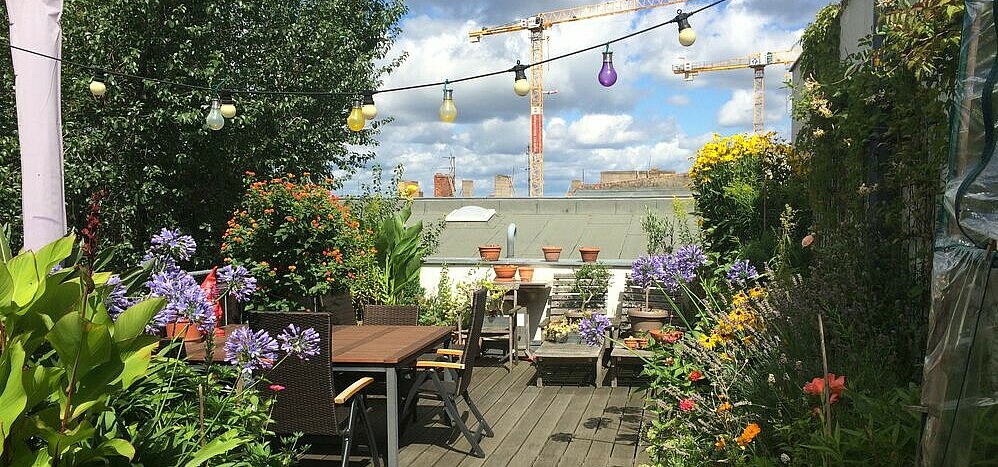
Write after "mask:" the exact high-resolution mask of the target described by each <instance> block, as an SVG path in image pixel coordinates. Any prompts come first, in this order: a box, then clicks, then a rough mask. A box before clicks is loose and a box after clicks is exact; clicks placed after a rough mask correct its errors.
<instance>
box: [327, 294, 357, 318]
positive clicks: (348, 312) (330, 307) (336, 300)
mask: <svg viewBox="0 0 998 467" xmlns="http://www.w3.org/2000/svg"><path fill="white" fill-rule="evenodd" d="M319 310H320V311H323V312H325V313H329V314H330V315H332V320H333V321H332V322H333V326H354V325H356V324H357V310H354V308H353V300H352V297H351V296H350V291H349V290H348V291H346V292H343V293H342V294H339V295H329V296H322V297H319Z"/></svg>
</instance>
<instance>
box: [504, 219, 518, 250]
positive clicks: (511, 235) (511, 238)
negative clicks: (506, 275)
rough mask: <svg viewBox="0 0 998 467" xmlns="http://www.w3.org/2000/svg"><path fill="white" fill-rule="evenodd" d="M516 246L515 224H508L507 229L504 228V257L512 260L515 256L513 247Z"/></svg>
mask: <svg viewBox="0 0 998 467" xmlns="http://www.w3.org/2000/svg"><path fill="white" fill-rule="evenodd" d="M515 245H516V224H513V223H510V224H509V227H506V257H507V258H512V257H513V256H515V253H514V252H513V247H514V246H515Z"/></svg>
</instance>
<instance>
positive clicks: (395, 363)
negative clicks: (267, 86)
mask: <svg viewBox="0 0 998 467" xmlns="http://www.w3.org/2000/svg"><path fill="white" fill-rule="evenodd" d="M236 326H238V325H227V326H225V327H224V328H223V329H225V330H226V335H228V333H229V332H231V330H232V329H234V328H235V327H236ZM452 330H453V328H452V327H448V326H333V327H332V341H333V342H332V346H333V348H332V362H331V363H332V370H333V371H336V372H359V373H384V375H385V382H386V389H385V396H386V400H387V403H386V405H387V409H388V417H387V434H388V446H387V448H388V449H387V458H388V467H398V465H399V423H400V422H399V405H398V401H399V370H404V369H406V368H412V367H414V366H415V362H416V359H417V358H419V357H420V356H421V355H423V354H425V353H427V352H431V351H432V350H433V349H434V348H436V347H439V346H440V345H441V344H443V343H444V342H445V341H446V340H447V339H449V338H450V335H451V331H452ZM215 344H216V345H215V351H214V353H213V355H212V360H213V361H223V360H224V359H225V350H224V344H225V337H224V336H222V335H216V336H215ZM185 351H186V354H187V358H188V359H189V360H193V361H204V360H205V349H204V345H203V344H201V343H200V342H188V343H186V344H185ZM330 402H332V401H330Z"/></svg>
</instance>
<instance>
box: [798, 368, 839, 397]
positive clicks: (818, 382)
mask: <svg viewBox="0 0 998 467" xmlns="http://www.w3.org/2000/svg"><path fill="white" fill-rule="evenodd" d="M826 378H827V379H828V381H829V383H828V392H829V393H831V396H830V397H829V398H828V403H830V404H834V403H836V402H838V400H839V397H840V396H841V395H842V391H845V390H846V377H845V376H844V375H843V376H839V377H836V376H835V373H829V374H828V375H826V376H825V378H822V377H820V376H819V377H817V378H814V379H812V380H811V382H810V383H807V384H805V385H804V392H806V393H808V394H811V395H813V396H821V395H823V394H824V392H825V379H826Z"/></svg>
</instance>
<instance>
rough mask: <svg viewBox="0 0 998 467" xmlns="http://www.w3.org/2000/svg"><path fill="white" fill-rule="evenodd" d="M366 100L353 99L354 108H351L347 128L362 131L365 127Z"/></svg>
mask: <svg viewBox="0 0 998 467" xmlns="http://www.w3.org/2000/svg"><path fill="white" fill-rule="evenodd" d="M363 105H364V101H362V100H360V99H354V100H353V108H352V109H351V110H350V115H348V116H347V128H349V129H350V130H352V131H360V130H363V129H364V110H363Z"/></svg>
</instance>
